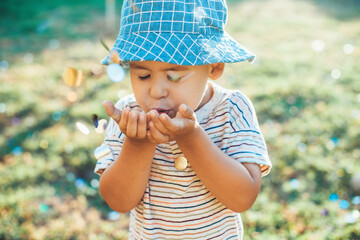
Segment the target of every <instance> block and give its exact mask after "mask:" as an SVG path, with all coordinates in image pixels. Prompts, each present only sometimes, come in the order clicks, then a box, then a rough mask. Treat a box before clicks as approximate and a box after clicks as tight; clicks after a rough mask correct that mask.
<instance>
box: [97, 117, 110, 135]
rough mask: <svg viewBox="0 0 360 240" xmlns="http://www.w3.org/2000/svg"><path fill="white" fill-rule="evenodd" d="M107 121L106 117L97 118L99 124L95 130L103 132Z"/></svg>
mask: <svg viewBox="0 0 360 240" xmlns="http://www.w3.org/2000/svg"><path fill="white" fill-rule="evenodd" d="M107 125H108V121H107V120H106V119H100V120H99V126H98V127H97V128H95V132H97V133H103V132H104V131H105V129H106V128H107Z"/></svg>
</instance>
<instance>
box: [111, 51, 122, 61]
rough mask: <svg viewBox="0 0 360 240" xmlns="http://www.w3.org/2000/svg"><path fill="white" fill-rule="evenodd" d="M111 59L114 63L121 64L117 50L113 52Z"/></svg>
mask: <svg viewBox="0 0 360 240" xmlns="http://www.w3.org/2000/svg"><path fill="white" fill-rule="evenodd" d="M110 58H111V62H112V63H116V64H120V58H119V54H118V53H117V52H116V51H115V50H113V51H111V53H110Z"/></svg>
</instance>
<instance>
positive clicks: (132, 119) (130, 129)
mask: <svg viewBox="0 0 360 240" xmlns="http://www.w3.org/2000/svg"><path fill="white" fill-rule="evenodd" d="M138 115H139V114H138V112H137V111H130V113H129V120H128V123H127V126H126V135H127V136H128V137H131V138H134V137H136V133H137V120H138Z"/></svg>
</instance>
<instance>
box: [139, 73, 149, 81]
mask: <svg viewBox="0 0 360 240" xmlns="http://www.w3.org/2000/svg"><path fill="white" fill-rule="evenodd" d="M149 77H150V74H149V75H145V76H139V79H140V80H146V79H148V78H149Z"/></svg>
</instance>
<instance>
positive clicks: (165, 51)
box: [102, 0, 255, 65]
mask: <svg viewBox="0 0 360 240" xmlns="http://www.w3.org/2000/svg"><path fill="white" fill-rule="evenodd" d="M226 20H227V6H226V3H225V0H124V2H123V6H122V11H121V22H120V33H119V36H118V38H117V40H116V42H115V45H114V47H113V49H112V50H111V52H113V51H114V50H115V51H116V52H117V53H118V54H119V58H120V60H121V61H122V62H123V63H125V64H126V63H128V62H129V61H161V62H167V63H173V64H178V65H203V64H211V63H217V62H240V61H244V60H248V61H253V60H254V58H255V55H254V54H253V53H251V52H250V51H248V50H247V49H246V48H245V47H243V46H241V45H240V44H239V43H237V42H236V41H235V40H234V39H233V38H232V37H231V36H229V34H228V33H227V32H226V31H225V30H224V27H225V25H226ZM109 63H111V54H110V53H109V54H108V56H107V57H106V58H105V59H104V60H103V61H102V64H109Z"/></svg>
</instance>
